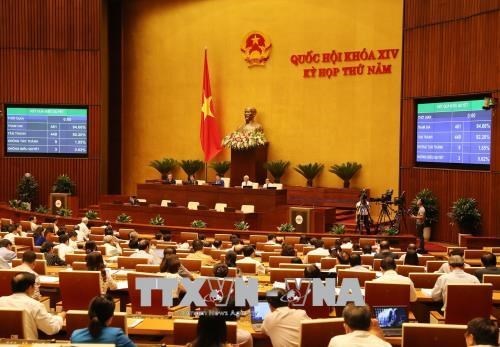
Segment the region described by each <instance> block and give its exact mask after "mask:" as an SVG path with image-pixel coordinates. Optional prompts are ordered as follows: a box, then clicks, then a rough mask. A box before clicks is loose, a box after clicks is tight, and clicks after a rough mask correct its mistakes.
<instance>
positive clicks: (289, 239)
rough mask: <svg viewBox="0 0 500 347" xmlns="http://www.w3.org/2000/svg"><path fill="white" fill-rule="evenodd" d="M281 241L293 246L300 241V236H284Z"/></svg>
mask: <svg viewBox="0 0 500 347" xmlns="http://www.w3.org/2000/svg"><path fill="white" fill-rule="evenodd" d="M283 242H284V243H286V244H289V245H293V246H295V245H296V244H298V243H299V242H300V236H285V238H284V239H283Z"/></svg>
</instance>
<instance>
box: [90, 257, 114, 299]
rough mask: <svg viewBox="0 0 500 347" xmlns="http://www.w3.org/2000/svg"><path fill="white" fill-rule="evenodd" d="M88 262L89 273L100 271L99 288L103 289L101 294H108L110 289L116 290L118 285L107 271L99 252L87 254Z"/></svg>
mask: <svg viewBox="0 0 500 347" xmlns="http://www.w3.org/2000/svg"><path fill="white" fill-rule="evenodd" d="M85 261H86V262H87V270H88V271H99V286H100V288H101V294H106V292H107V291H108V289H111V290H113V289H116V288H117V285H116V282H115V280H114V279H113V277H111V275H110V274H109V272H108V271H106V266H105V265H104V260H103V258H102V254H101V253H98V252H92V253H89V254H87V256H86V257H85Z"/></svg>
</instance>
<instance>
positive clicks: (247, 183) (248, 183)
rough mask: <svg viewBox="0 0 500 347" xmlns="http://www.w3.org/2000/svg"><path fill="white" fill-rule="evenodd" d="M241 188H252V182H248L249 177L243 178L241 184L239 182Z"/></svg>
mask: <svg viewBox="0 0 500 347" xmlns="http://www.w3.org/2000/svg"><path fill="white" fill-rule="evenodd" d="M241 187H242V188H243V187H253V182H252V181H250V177H249V176H248V175H245V176H243V182H241Z"/></svg>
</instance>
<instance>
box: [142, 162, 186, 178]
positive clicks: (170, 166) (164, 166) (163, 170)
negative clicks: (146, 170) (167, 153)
mask: <svg viewBox="0 0 500 347" xmlns="http://www.w3.org/2000/svg"><path fill="white" fill-rule="evenodd" d="M177 165H179V163H178V162H177V160H175V159H172V158H163V159H160V160H153V161H151V162H150V163H149V166H151V167H152V168H154V169H155V170H156V171H158V172H159V173H160V174H161V179H162V180H166V179H167V175H168V174H169V173H170V172H172V171H173V170H175V168H176V167H177Z"/></svg>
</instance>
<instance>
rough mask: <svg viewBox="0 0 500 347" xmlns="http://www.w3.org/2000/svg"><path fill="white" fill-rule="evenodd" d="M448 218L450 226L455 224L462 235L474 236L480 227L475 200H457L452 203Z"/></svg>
mask: <svg viewBox="0 0 500 347" xmlns="http://www.w3.org/2000/svg"><path fill="white" fill-rule="evenodd" d="M449 216H450V218H451V221H452V224H457V225H458V228H459V229H460V232H461V233H464V234H474V233H476V232H477V231H478V230H479V227H480V226H481V212H479V209H478V208H477V201H476V199H472V198H460V199H458V200H457V201H455V202H454V203H453V206H452V207H451V212H450V214H449Z"/></svg>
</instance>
